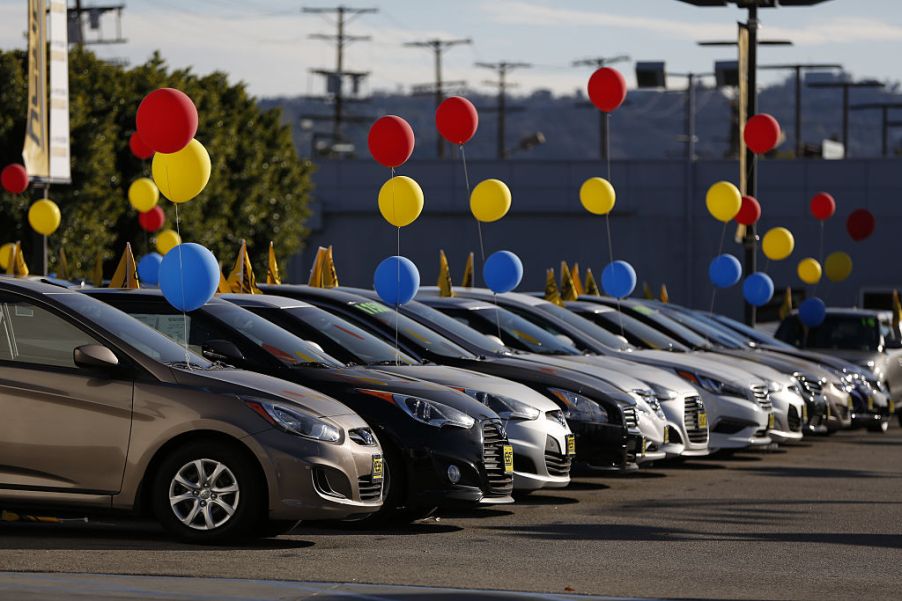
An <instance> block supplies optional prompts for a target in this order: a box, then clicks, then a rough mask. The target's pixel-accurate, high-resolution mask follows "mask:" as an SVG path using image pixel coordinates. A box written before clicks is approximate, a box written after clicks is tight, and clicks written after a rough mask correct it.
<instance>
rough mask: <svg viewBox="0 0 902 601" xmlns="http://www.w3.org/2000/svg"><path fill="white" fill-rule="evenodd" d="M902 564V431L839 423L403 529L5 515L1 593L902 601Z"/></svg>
mask: <svg viewBox="0 0 902 601" xmlns="http://www.w3.org/2000/svg"><path fill="white" fill-rule="evenodd" d="M900 565H902V430H900V429H899V427H898V426H893V427H891V429H890V431H889V432H888V433H887V434H884V435H879V434H869V433H866V432H863V431H855V432H840V433H838V434H836V435H835V436H832V437H830V438H824V439H814V440H808V439H806V440H805V441H804V442H803V443H801V444H799V445H796V446H793V447H786V448H781V449H778V450H776V451H772V452H756V453H752V452H744V453H737V454H736V455H734V456H732V457H714V458H707V459H704V460H697V461H692V462H687V463H685V464H682V465H670V466H662V467H654V468H651V469H646V470H643V471H640V472H639V473H636V474H631V475H629V476H623V477H612V476H596V475H580V476H578V477H576V478H575V479H574V482H573V483H572V485H571V487H570V488H568V489H565V490H560V491H553V492H545V491H539V492H537V493H534V494H532V495H530V496H528V497H525V498H522V499H520V500H519V502H518V504H517V505H513V506H498V507H494V508H486V509H482V510H477V511H467V512H450V511H445V512H442V514H441V515H440V516H439V517H438V519H429V520H426V521H423V522H420V523H417V524H414V525H412V526H409V527H407V528H402V529H397V530H386V531H375V532H373V531H358V530H353V529H349V528H323V527H318V528H308V527H303V526H302V527H301V528H299V529H297V530H296V531H295V532H294V533H292V534H291V535H288V536H283V537H280V538H278V539H269V540H264V541H260V542H258V543H255V544H252V545H250V546H243V547H196V546H190V545H184V544H180V543H176V542H172V541H170V540H168V539H167V538H166V537H165V536H164V534H163V533H162V531H160V530H159V529H157V528H156V527H155V526H152V525H150V524H145V523H142V522H139V523H135V522H117V523H113V521H100V522H97V521H92V522H91V523H88V524H66V525H62V526H60V525H32V524H22V523H12V524H0V570H3V571H4V573H0V598H4V599H6V598H9V599H13V598H15V599H38V598H40V599H49V598H71V596H74V595H76V594H80V593H79V591H86V592H88V593H90V594H89V595H87V594H86V595H85V598H88V597H89V596H90V597H91V598H103V599H120V598H122V599H126V598H138V597H128V596H123V595H122V590H123V589H124V590H126V591H128V590H143V589H141V588H140V587H149V586H150V584H149V583H148V581H143V580H142V581H139V580H129V579H118V580H111V579H81V578H68V579H67V578H63V577H60V576H54V575H52V574H51V575H48V574H43V573H48V572H52V573H72V574H122V575H129V574H130V575H139V574H140V575H160V576H181V577H191V578H209V577H215V578H227V579H236V578H237V579H252V580H256V581H270V580H278V581H285V580H289V581H304V582H306V583H314V582H339V583H352V587H353V586H356V583H373V584H401V585H429V586H437V587H452V588H467V589H507V590H514V591H540V592H548V593H554V594H555V597H554V598H561V597H558V596H564V595H573V594H594V595H606V596H623V597H649V598H668V599H689V598H718V599H720V598H727V599H851V598H856V597H860V598H867V599H869V600H870V599H899V598H900V596H902V572H900V570H899V566H900ZM12 572H38V573H40V574H31V575H22V574H12ZM60 578H63V580H60ZM159 582H162V583H165V582H167V580H162V581H159ZM179 582H181V586H182V587H184V586H188V585H189V584H190V583H198V586H199V589H198V590H202V591H203V593H202V594H201V593H197V595H199V596H197V595H195V596H179V595H181V594H182V593H181V592H179V593H178V594H176V592H175V588H173V587H170V589H171V591H172V594H171V595H167V594H166V593H159V592H158V593H157V594H154V595H153V597H154V598H157V599H201V598H203V599H214V598H215V599H233V598H273V599H276V598H278V599H301V598H308V597H309V596H313V594H314V593H316V595H317V596H316V598H318V599H319V598H324V599H325V598H329V596H328V593H329V590H330V587H329V586H326V585H316V586H324V587H325V588H323V589H317V588H316V587H315V586H314V585H312V584H308V585H305V586H307V588H304V587H303V586H301V585H300V584H297V585H292V586H295V587H296V588H294V589H291V588H284V586H285V585H281V586H277V584H278V583H266V582H263V583H260V582H258V584H259V585H260V586H264V585H266V586H270V587H275V588H272V589H271V590H270V589H260V591H262V592H258V594H256V595H248V596H247V597H241V596H236V595H238V592H236V591H238V590H240V589H238V588H236V586H237V585H236V584H235V583H234V581H230V580H207V581H194V580H184V579H180V580H179ZM98 583H107V584H109V586H108V587H107V586H106V585H104V586H99V584H98ZM200 583H202V584H203V586H200ZM161 586H165V585H161ZM173 586H174V585H173ZM311 586H314V588H313V589H310V587H311ZM85 587H87V588H85ZM92 587H93V588H92ZM134 587H138V588H134ZM189 588H190V586H189ZM170 589H167V588H163V589H161V590H162V591H166V590H170ZM148 590H149V589H148ZM180 590H181V589H180ZM292 590H293V591H294V592H291V591H292ZM331 590H332V591H333V592H334V593H335V594H336V595H338V596H344V595H349V596H347V597H345V598H367V599H383V598H402V599H417V598H423V599H427V598H428V599H430V600H431V601H439V600H441V599H445V598H456V597H460V595H455V594H454V593H453V592H452V593H449V592H448V591H444V592H442V591H433V592H429V591H424V589H405V590H403V591H400V592H399V591H395V592H391V591H390V590H389V589H379V588H378V587H376V588H366V587H364V588H358V589H341V590H345V591H346V592H338V591H339V589H335V588H334V587H333V588H332V589H331ZM54 591H60V592H61V596H59V597H57V596H56V593H55V592H54ZM217 591H219V593H217ZM266 591H269V592H266ZM355 591H356V592H355ZM41 592H43V595H39V594H38V593H41ZM63 594H68V595H69V597H64V596H62V595H63ZM187 594H188V593H186V595H187ZM191 594H193V593H191ZM217 595H218V596H217ZM383 595H384V596H383ZM449 595H450V596H449ZM475 595H476V597H478V596H479V595H478V594H475ZM336 598H337V597H336ZM474 598H475V597H474ZM509 598H510V597H509Z"/></svg>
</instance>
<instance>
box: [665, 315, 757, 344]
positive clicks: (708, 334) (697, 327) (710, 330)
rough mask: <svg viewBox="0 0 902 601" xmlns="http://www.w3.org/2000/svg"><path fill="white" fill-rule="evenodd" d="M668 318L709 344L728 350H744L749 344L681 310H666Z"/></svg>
mask: <svg viewBox="0 0 902 601" xmlns="http://www.w3.org/2000/svg"><path fill="white" fill-rule="evenodd" d="M663 312H664V313H665V314H666V315H667V317H669V318H671V319H672V320H674V321H676V322H678V323H680V324H682V325H684V326H686V327H687V328H689V329H690V330H692V331H693V332H695V333H696V334H698V335H699V336H702V337H704V338H705V339H706V340H707V341H708V342H709V343H711V344H716V345H719V346H722V347H724V348H728V349H744V348H747V347H748V344H747V343H746V342H745V341H744V340H743V339H742V338H740V337H738V336H736V335H735V334H733V333H732V332H729V331H725V330H723V329H722V327H721V326H718V325H717V324H712V323H708V322H707V321H704V320H703V319H701V318H699V317H696V316H694V315H689V314H688V313H684V312H682V311H679V310H668V309H664V310H663Z"/></svg>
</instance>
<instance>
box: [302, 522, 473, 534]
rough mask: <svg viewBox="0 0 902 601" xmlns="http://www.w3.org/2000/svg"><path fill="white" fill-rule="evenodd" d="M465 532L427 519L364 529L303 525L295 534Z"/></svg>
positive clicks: (336, 524)
mask: <svg viewBox="0 0 902 601" xmlns="http://www.w3.org/2000/svg"><path fill="white" fill-rule="evenodd" d="M460 530H463V528H461V527H460V526H454V525H451V524H442V523H439V522H437V521H435V520H434V519H429V518H426V519H425V520H422V521H419V522H414V523H412V524H385V525H382V526H380V527H370V528H367V527H363V526H360V525H355V524H354V523H353V522H352V523H343V522H323V523H316V524H310V525H308V526H306V527H305V526H304V524H301V525H300V526H299V527H298V528H296V529H295V530H294V531H293V533H294V534H302V535H316V534H322V535H329V536H331V535H335V534H336V533H341V535H342V536H355V535H359V536H417V535H420V534H447V533H449V532H458V531H460Z"/></svg>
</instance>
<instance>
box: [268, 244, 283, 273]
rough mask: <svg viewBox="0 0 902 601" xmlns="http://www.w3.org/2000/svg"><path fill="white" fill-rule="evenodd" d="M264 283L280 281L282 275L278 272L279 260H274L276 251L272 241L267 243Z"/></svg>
mask: <svg viewBox="0 0 902 601" xmlns="http://www.w3.org/2000/svg"><path fill="white" fill-rule="evenodd" d="M266 283H267V284H281V283H282V275H281V274H280V273H279V262H278V261H276V251H275V250H274V249H273V247H272V241H270V243H269V255H268V257H267V259H266Z"/></svg>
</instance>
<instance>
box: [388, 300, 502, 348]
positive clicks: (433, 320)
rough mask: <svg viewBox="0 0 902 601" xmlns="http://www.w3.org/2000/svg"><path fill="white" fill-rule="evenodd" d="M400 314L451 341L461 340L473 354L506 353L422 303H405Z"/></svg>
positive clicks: (491, 341)
mask: <svg viewBox="0 0 902 601" xmlns="http://www.w3.org/2000/svg"><path fill="white" fill-rule="evenodd" d="M401 314H402V315H405V314H406V315H413V316H414V319H416V320H417V321H418V322H420V323H425V324H429V327H434V328H435V330H436V331H437V332H439V333H441V334H443V335H445V336H447V337H449V338H451V339H452V340H455V341H458V340H462V341H463V342H462V343H461V344H463V345H465V346H467V348H468V349H469V350H470V351H472V352H474V353H479V354H481V355H497V354H499V353H504V352H506V351H507V349H506V348H505V347H504V345H503V344H498V342H497V341H495V340H492V339H491V338H487V337H486V336H485V335H483V334H482V333H481V332H479V331H478V330H475V329H473V328H471V327H469V326H468V325H466V324H465V323H462V322H460V321H458V320H456V319H453V318H451V317H448V316H447V315H445V314H444V313H442V312H441V311H439V310H437V309H435V308H434V307H430V306H428V305H426V304H424V303H421V302H416V301H414V302H412V303H407V304H406V305H404V306H403V307H401ZM496 334H497V332H496Z"/></svg>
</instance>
